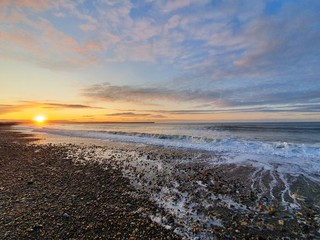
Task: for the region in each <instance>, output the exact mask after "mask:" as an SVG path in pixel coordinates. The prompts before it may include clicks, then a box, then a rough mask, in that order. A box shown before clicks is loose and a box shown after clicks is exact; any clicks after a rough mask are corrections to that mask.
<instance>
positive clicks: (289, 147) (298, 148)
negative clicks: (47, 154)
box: [35, 128, 320, 159]
mask: <svg viewBox="0 0 320 240" xmlns="http://www.w3.org/2000/svg"><path fill="white" fill-rule="evenodd" d="M35 131H37V132H44V133H51V134H57V135H63V136H70V137H83V138H96V139H100V140H109V141H116V142H131V143H141V144H148V145H157V146H167V147H177V148H189V149H195V150H206V151H211V152H216V153H226V154H257V155H269V156H277V157H282V158H300V159H320V144H319V143H317V144H298V143H287V142H263V141H250V140H243V139H237V138H209V137H198V136H189V135H168V134H150V133H141V132H124V131H93V130H66V129H53V128H42V129H35Z"/></svg>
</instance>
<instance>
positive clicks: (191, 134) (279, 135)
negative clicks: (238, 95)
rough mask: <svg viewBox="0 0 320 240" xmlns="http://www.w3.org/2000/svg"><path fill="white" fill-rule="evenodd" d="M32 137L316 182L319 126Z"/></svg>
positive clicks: (69, 127)
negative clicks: (129, 146) (119, 146)
mask: <svg viewBox="0 0 320 240" xmlns="http://www.w3.org/2000/svg"><path fill="white" fill-rule="evenodd" d="M29 128H31V129H32V131H34V132H41V133H47V134H55V135H62V136H70V137H81V138H94V139H99V140H106V141H114V142H129V143H138V144H146V145H155V146H162V147H173V148H179V149H193V150H204V151H209V152H212V153H215V154H222V155H224V156H225V158H224V159H225V161H226V163H239V164H241V163H250V164H252V165H259V166H261V165H262V166H263V168H265V169H268V168H269V169H273V168H274V166H277V168H278V170H279V169H280V170H281V171H283V172H285V173H288V174H292V175H297V174H303V175H305V176H307V177H309V178H311V179H313V180H314V181H317V182H320V122H287V123H275V122H272V123H262V122H254V123H252V122H251V123H188V124H186V123H174V124H172V123H170V124H169V123H154V124H153V123H137V124H133V123H130V124H125V123H121V124H48V125H45V126H41V127H29Z"/></svg>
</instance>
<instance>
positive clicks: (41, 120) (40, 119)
mask: <svg viewBox="0 0 320 240" xmlns="http://www.w3.org/2000/svg"><path fill="white" fill-rule="evenodd" d="M46 120H47V118H46V117H45V116H43V115H38V116H36V117H34V118H33V121H35V122H37V123H43V122H44V121H46Z"/></svg>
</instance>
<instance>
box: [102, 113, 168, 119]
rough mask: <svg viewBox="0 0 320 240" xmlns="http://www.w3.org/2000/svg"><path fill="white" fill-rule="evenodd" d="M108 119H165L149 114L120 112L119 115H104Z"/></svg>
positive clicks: (161, 116)
mask: <svg viewBox="0 0 320 240" xmlns="http://www.w3.org/2000/svg"><path fill="white" fill-rule="evenodd" d="M105 116H108V117H125V118H144V117H146V118H165V116H163V115H159V114H158V115H154V114H150V113H135V112H120V113H111V114H105Z"/></svg>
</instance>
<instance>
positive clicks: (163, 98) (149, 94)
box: [83, 83, 220, 104]
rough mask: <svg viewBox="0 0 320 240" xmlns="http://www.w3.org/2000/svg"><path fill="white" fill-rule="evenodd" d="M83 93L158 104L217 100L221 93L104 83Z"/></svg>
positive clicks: (125, 100) (96, 97) (106, 99)
mask: <svg viewBox="0 0 320 240" xmlns="http://www.w3.org/2000/svg"><path fill="white" fill-rule="evenodd" d="M83 95H84V96H87V97H91V98H95V99H99V100H102V101H122V102H133V103H141V104H157V103H165V102H169V103H170V102H175V101H178V102H179V101H195V102H198V101H200V102H201V101H207V100H210V101H215V100H216V98H218V97H219V96H220V93H219V92H216V91H203V90H174V89H169V88H165V87H138V86H129V85H126V86H116V85H111V84H109V83H104V84H97V85H93V86H91V87H88V88H86V89H84V90H83Z"/></svg>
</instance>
